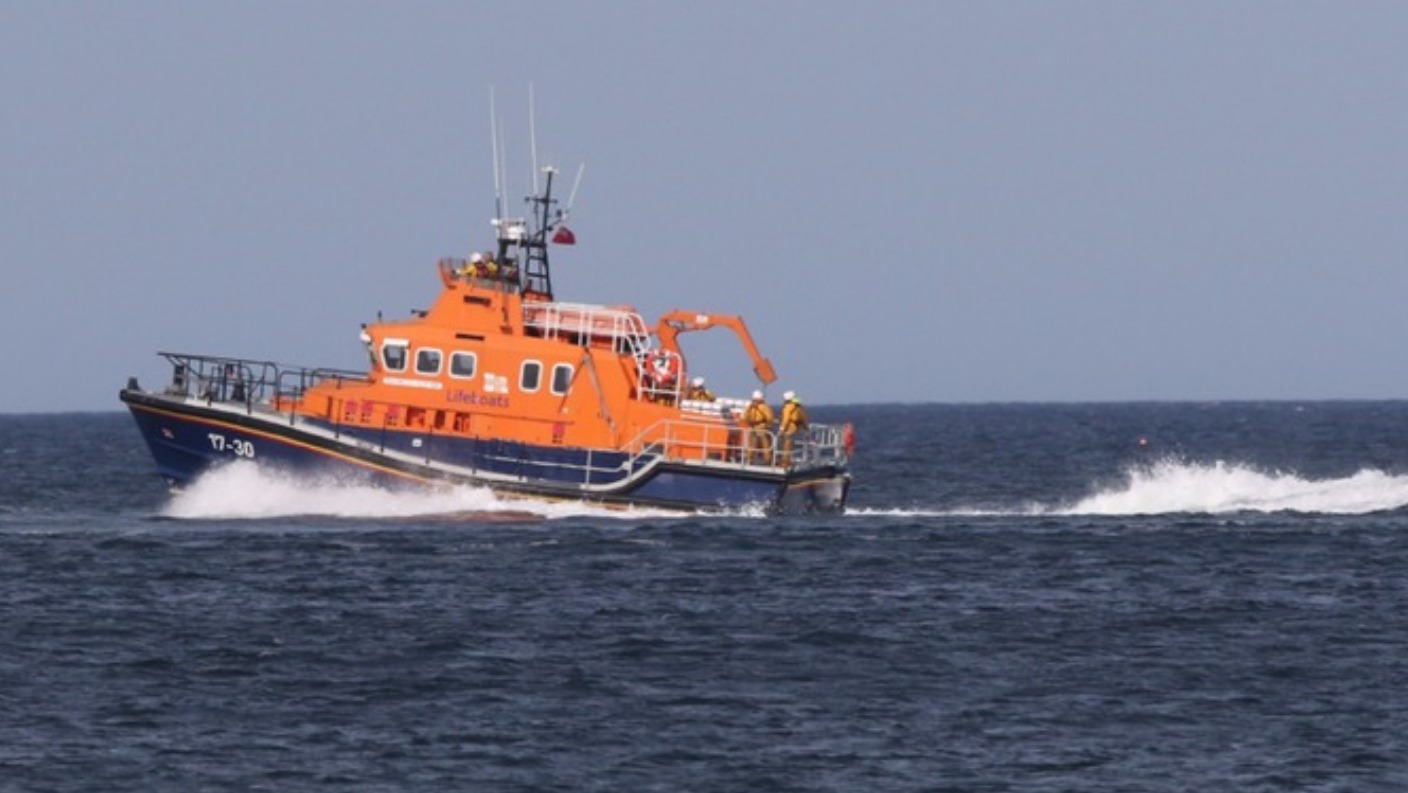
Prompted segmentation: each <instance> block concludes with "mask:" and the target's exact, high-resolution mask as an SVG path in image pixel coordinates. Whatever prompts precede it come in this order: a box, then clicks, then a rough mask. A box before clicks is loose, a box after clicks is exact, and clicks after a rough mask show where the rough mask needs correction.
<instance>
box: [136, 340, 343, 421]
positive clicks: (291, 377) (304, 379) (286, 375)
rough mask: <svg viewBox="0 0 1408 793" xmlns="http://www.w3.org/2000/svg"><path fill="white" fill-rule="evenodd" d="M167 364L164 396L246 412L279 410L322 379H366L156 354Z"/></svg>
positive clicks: (240, 360) (270, 364)
mask: <svg viewBox="0 0 1408 793" xmlns="http://www.w3.org/2000/svg"><path fill="white" fill-rule="evenodd" d="M159 354H160V355H161V357H163V358H165V359H166V360H167V361H168V362H169V363H170V364H171V383H170V384H169V385H168V386H167V387H166V391H165V393H166V395H167V396H179V397H187V398H194V399H198V400H204V401H205V402H206V403H207V404H213V403H216V402H222V403H234V404H240V405H244V407H245V408H246V410H253V409H254V408H255V407H262V408H266V409H271V410H276V411H278V410H282V409H284V408H285V407H287V404H286V403H289V402H291V401H293V400H297V399H299V398H300V397H302V396H303V394H304V392H305V391H307V390H308V389H309V388H311V387H312V386H313V385H315V384H317V383H320V382H322V381H324V380H338V381H342V382H348V383H365V382H367V380H366V376H365V375H363V374H361V373H358V372H349V371H342V370H338V369H322V368H319V369H313V368H308V367H301V366H286V365H280V364H277V363H274V362H273V361H257V360H250V359H248V358H226V357H222V356H214V355H191V354H188V353H176V352H163V353H159Z"/></svg>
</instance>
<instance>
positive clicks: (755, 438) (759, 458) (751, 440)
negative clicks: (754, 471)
mask: <svg viewBox="0 0 1408 793" xmlns="http://www.w3.org/2000/svg"><path fill="white" fill-rule="evenodd" d="M743 423H744V424H745V425H747V427H748V462H750V463H753V464H758V463H763V464H766V463H768V462H769V461H770V459H771V458H772V437H771V436H772V408H770V407H768V403H766V402H764V401H763V392H762V391H754V392H753V401H751V402H749V403H748V408H747V410H744V411H743Z"/></svg>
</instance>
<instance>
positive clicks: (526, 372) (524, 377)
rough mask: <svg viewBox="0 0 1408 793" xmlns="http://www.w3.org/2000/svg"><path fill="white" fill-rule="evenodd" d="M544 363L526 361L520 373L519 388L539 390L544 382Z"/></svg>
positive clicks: (530, 390) (529, 390)
mask: <svg viewBox="0 0 1408 793" xmlns="http://www.w3.org/2000/svg"><path fill="white" fill-rule="evenodd" d="M542 379H543V365H542V364H541V363H538V362H537V361H524V362H523V369H522V371H521V372H520V373H519V375H518V388H519V389H520V390H522V391H527V392H529V393H532V392H534V391H537V390H538V386H539V385H541V384H542Z"/></svg>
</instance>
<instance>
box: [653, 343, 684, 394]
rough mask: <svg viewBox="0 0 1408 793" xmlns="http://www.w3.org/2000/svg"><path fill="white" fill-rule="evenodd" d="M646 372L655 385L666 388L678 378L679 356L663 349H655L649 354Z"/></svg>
mask: <svg viewBox="0 0 1408 793" xmlns="http://www.w3.org/2000/svg"><path fill="white" fill-rule="evenodd" d="M646 373H647V375H648V376H649V377H650V379H651V380H653V381H654V382H655V384H656V385H657V386H659V387H662V388H668V387H670V386H672V385H674V383H675V381H676V380H678V379H679V376H680V358H679V356H678V355H671V354H670V353H668V352H666V351H664V350H660V351H657V352H655V353H653V354H651V356H650V366H649V368H648V369H647V370H646Z"/></svg>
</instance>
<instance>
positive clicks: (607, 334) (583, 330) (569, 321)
mask: <svg viewBox="0 0 1408 793" xmlns="http://www.w3.org/2000/svg"><path fill="white" fill-rule="evenodd" d="M523 327H524V329H525V330H526V331H527V332H528V333H531V334H533V335H537V336H541V337H543V338H545V339H560V340H565V341H567V342H569V343H571V344H576V345H579V346H582V347H591V346H603V347H610V348H611V349H613V350H615V351H616V352H639V351H643V350H646V349H648V348H649V347H650V331H649V330H647V329H646V327H645V320H643V319H641V316H640V314H637V313H636V312H634V311H631V310H629V309H624V308H611V307H609V306H594V305H590V304H587V303H556V302H553V303H548V302H541V303H539V302H525V303H524V304H523Z"/></svg>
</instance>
